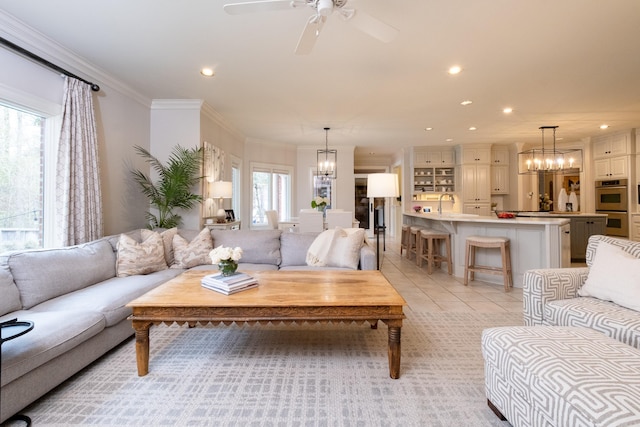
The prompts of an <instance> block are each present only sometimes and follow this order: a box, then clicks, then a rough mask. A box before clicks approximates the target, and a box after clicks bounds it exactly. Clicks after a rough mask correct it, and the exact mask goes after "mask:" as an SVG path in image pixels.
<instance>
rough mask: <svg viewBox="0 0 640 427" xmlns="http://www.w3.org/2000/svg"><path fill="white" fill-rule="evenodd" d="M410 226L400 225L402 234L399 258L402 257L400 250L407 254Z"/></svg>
mask: <svg viewBox="0 0 640 427" xmlns="http://www.w3.org/2000/svg"><path fill="white" fill-rule="evenodd" d="M410 228H411V226H410V225H409V224H402V234H401V235H400V256H402V249H404V250H405V251H406V252H407V253H408V252H409V235H410V234H411V230H410Z"/></svg>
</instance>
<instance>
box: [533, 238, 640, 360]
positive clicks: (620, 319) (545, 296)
mask: <svg viewBox="0 0 640 427" xmlns="http://www.w3.org/2000/svg"><path fill="white" fill-rule="evenodd" d="M600 242H607V243H610V244H612V245H615V246H617V247H619V248H621V249H622V250H624V251H625V252H627V253H630V254H631V255H633V256H635V257H636V258H640V242H633V241H629V240H626V239H621V238H615V237H609V236H602V235H595V236H591V237H590V238H589V244H588V246H587V254H586V260H587V267H581V268H555V269H539V270H529V271H527V272H526V273H525V275H524V278H523V300H524V324H525V325H528V326H533V325H552V326H581V327H587V328H591V329H595V330H597V331H599V332H601V333H604V334H605V335H607V336H610V337H612V338H615V339H617V340H619V341H622V342H625V343H627V344H629V345H632V346H634V347H636V348H640V313H639V312H637V311H634V310H631V309H628V308H624V307H621V306H619V305H617V304H615V303H613V302H609V301H602V300H598V299H595V298H590V297H581V296H579V295H578V290H579V289H580V287H582V285H583V284H584V282H585V281H586V279H587V276H588V274H589V267H590V266H591V265H592V263H593V259H594V255H595V251H596V248H597V247H598V244H599V243H600Z"/></svg>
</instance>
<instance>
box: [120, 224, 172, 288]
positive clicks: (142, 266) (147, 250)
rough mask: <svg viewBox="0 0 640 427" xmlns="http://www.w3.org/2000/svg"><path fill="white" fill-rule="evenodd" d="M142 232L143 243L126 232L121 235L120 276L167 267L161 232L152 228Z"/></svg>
mask: <svg viewBox="0 0 640 427" xmlns="http://www.w3.org/2000/svg"><path fill="white" fill-rule="evenodd" d="M141 234H142V242H141V243H138V242H136V241H135V240H134V239H132V238H131V237H129V236H127V235H126V234H121V235H120V239H119V240H118V257H117V259H116V274H117V275H118V277H126V276H133V275H136V274H149V273H153V272H154V271H160V270H166V269H167V263H166V261H165V259H164V247H163V245H162V237H160V234H158V233H156V232H153V231H150V230H142V232H141Z"/></svg>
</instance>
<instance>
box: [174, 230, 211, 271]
mask: <svg viewBox="0 0 640 427" xmlns="http://www.w3.org/2000/svg"><path fill="white" fill-rule="evenodd" d="M212 249H213V239H212V238H211V231H209V229H208V228H204V229H202V231H200V233H198V235H197V236H196V237H195V238H194V239H193V240H192V241H191V242H187V240H186V239H185V238H184V237H182V236H181V235H179V234H176V235H175V236H173V257H174V263H173V264H172V265H171V268H191V267H195V266H196V265H203V264H211V258H209V252H211V250H212Z"/></svg>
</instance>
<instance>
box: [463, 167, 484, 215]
mask: <svg viewBox="0 0 640 427" xmlns="http://www.w3.org/2000/svg"><path fill="white" fill-rule="evenodd" d="M490 170H491V166H489V165H488V164H487V165H462V207H463V211H464V213H473V214H478V215H489V214H490V213H491V191H490V184H491V182H490V178H491V177H490Z"/></svg>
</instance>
